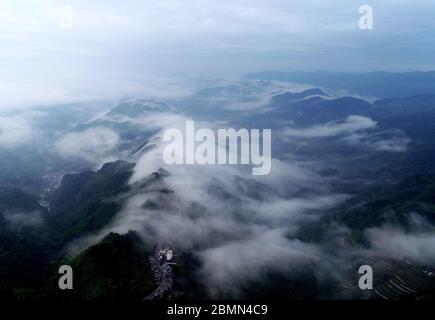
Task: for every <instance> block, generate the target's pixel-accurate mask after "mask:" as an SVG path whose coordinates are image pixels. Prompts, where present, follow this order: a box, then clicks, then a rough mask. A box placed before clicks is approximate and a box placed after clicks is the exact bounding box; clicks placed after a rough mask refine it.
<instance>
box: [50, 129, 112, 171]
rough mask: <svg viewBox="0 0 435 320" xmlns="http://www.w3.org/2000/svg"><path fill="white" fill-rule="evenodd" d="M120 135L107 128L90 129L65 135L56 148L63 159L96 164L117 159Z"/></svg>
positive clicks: (56, 144) (58, 141)
mask: <svg viewBox="0 0 435 320" xmlns="http://www.w3.org/2000/svg"><path fill="white" fill-rule="evenodd" d="M119 142H120V137H119V135H118V134H117V133H116V132H114V131H113V130H111V129H109V128H105V127H97V128H90V129H86V130H84V131H80V132H72V133H67V134H65V135H63V136H62V137H61V138H59V139H58V140H57V141H56V143H55V148H56V150H57V151H58V153H59V154H60V155H61V156H63V157H73V158H74V157H76V158H82V159H84V160H86V161H88V162H91V163H94V164H100V163H104V162H107V161H110V160H113V159H115V155H116V153H117V150H116V147H117V145H118V144H119Z"/></svg>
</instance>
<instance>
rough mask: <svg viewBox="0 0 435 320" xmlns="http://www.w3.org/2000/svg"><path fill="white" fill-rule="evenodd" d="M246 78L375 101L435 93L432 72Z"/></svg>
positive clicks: (275, 74)
mask: <svg viewBox="0 0 435 320" xmlns="http://www.w3.org/2000/svg"><path fill="white" fill-rule="evenodd" d="M245 79H249V80H253V79H255V80H263V81H267V80H269V81H271V80H276V81H287V82H293V83H300V84H308V85H313V86H320V87H322V88H325V89H330V90H345V91H348V92H350V93H354V94H360V95H364V96H370V97H378V98H391V97H406V96H413V95H421V94H435V71H430V72H405V73H391V72H368V73H340V72H326V71H320V72H281V71H265V72H256V73H250V74H247V75H245Z"/></svg>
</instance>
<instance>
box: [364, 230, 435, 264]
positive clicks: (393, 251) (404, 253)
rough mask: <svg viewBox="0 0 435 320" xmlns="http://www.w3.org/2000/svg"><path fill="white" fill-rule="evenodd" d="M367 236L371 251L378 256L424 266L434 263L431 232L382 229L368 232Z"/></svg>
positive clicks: (434, 241)
mask: <svg viewBox="0 0 435 320" xmlns="http://www.w3.org/2000/svg"><path fill="white" fill-rule="evenodd" d="M367 236H368V238H369V240H370V243H371V246H372V249H373V250H374V251H375V253H377V254H378V255H381V256H384V257H388V258H391V259H403V260H410V261H413V262H415V263H421V264H425V265H433V264H434V263H435V252H434V247H435V235H434V233H433V231H431V232H425V231H419V232H406V231H404V230H401V229H398V228H392V227H384V228H374V229H370V230H368V231H367Z"/></svg>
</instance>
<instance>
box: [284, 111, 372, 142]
mask: <svg viewBox="0 0 435 320" xmlns="http://www.w3.org/2000/svg"><path fill="white" fill-rule="evenodd" d="M376 126H377V122H376V121H374V120H372V119H370V118H368V117H363V116H358V115H352V116H349V117H347V119H346V120H344V121H331V122H328V123H326V124H321V125H315V126H313V127H311V128H306V129H293V128H289V129H286V130H285V131H284V135H285V136H287V137H291V138H330V137H336V136H341V135H345V134H350V133H355V132H359V131H364V130H368V129H372V128H375V127H376Z"/></svg>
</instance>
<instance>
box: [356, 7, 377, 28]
mask: <svg viewBox="0 0 435 320" xmlns="http://www.w3.org/2000/svg"><path fill="white" fill-rule="evenodd" d="M358 13H359V14H360V15H361V16H360V18H359V20H358V27H359V28H360V29H361V30H373V28H374V19H373V8H372V7H371V6H369V5H363V6H360V7H359V9H358Z"/></svg>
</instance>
